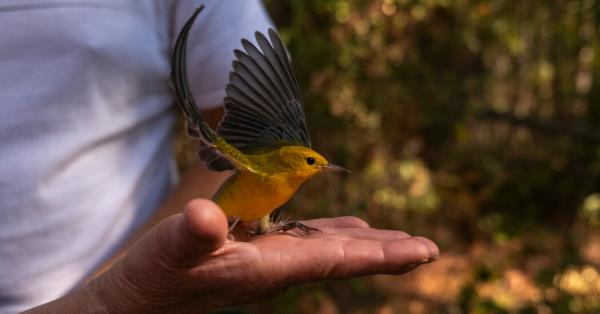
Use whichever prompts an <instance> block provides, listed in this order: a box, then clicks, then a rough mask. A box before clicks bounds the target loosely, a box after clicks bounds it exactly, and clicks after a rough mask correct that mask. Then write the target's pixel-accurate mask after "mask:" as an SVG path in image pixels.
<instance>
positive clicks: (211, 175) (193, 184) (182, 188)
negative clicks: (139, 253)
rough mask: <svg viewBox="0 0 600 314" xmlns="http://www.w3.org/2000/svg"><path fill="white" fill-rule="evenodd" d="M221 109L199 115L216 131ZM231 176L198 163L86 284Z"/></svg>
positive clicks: (221, 113)
mask: <svg viewBox="0 0 600 314" xmlns="http://www.w3.org/2000/svg"><path fill="white" fill-rule="evenodd" d="M223 114H224V111H223V108H222V107H216V108H214V109H210V110H206V111H203V112H202V115H203V116H204V118H205V119H206V121H207V122H208V124H210V126H211V127H213V128H216V126H217V124H218V122H219V121H220V119H221V117H222V116H223ZM229 175H231V173H230V172H214V171H210V170H208V169H207V168H206V167H205V166H204V165H203V164H202V163H201V162H198V163H197V164H195V165H193V166H191V167H190V168H189V169H187V170H186V171H185V172H184V173H183V174H182V176H181V181H180V182H179V183H178V184H177V186H176V187H174V188H173V190H172V191H171V192H170V193H169V195H168V196H167V198H166V199H165V201H164V202H163V203H162V205H161V206H160V208H159V209H158V210H157V211H156V213H155V214H154V215H153V216H152V218H151V219H149V220H148V221H147V222H146V223H145V224H144V225H143V226H141V227H140V228H139V229H138V230H136V232H135V234H134V235H133V236H132V237H130V238H129V240H128V241H127V242H126V243H125V244H124V245H123V246H122V247H121V249H120V250H119V251H118V252H117V254H115V255H114V256H113V257H112V258H111V259H110V260H108V261H107V262H105V263H104V264H102V266H100V267H99V268H98V269H97V270H96V271H95V272H94V273H93V275H92V276H90V277H89V278H88V279H87V281H89V280H91V279H93V278H95V277H97V276H98V275H99V274H101V273H103V272H104V271H106V270H107V269H108V268H109V267H110V266H111V265H112V264H114V263H115V261H117V260H118V259H119V258H120V257H122V256H123V255H124V254H125V253H126V252H127V250H128V249H129V247H131V245H133V243H135V242H136V241H137V240H138V239H139V238H141V237H142V235H144V234H145V233H146V232H147V231H148V230H150V229H151V228H152V227H153V226H155V225H156V224H157V223H159V222H160V221H161V220H163V219H164V218H166V217H169V216H171V215H174V214H177V213H180V212H181V210H182V209H183V207H184V206H185V205H186V204H187V202H189V201H190V200H192V199H195V198H207V199H210V198H211V197H212V196H213V195H214V194H215V193H216V192H217V190H218V189H219V187H220V186H221V184H222V183H223V181H225V179H227V177H228V176H229Z"/></svg>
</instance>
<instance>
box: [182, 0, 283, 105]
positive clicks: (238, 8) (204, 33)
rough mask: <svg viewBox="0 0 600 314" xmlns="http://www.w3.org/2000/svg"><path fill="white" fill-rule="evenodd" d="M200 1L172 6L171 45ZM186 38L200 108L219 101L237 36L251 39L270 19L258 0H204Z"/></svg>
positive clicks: (190, 73)
mask: <svg viewBox="0 0 600 314" xmlns="http://www.w3.org/2000/svg"><path fill="white" fill-rule="evenodd" d="M200 2H201V1H190V0H181V1H179V2H178V4H177V7H176V9H175V18H174V23H175V25H174V28H173V30H174V32H173V36H172V43H173V44H172V45H171V47H173V45H174V42H175V39H176V37H177V35H178V33H179V30H180V29H181V27H182V26H183V24H184V23H185V22H186V21H187V19H188V18H189V17H190V16H191V15H192V12H193V11H194V9H195V8H196V7H197V6H198V5H199V4H200ZM203 2H204V4H205V9H204V11H203V12H201V13H200V15H199V16H198V18H197V19H196V22H195V23H194V25H193V27H192V29H191V30H190V36H189V40H188V48H187V49H188V50H187V59H188V60H187V69H188V79H189V84H190V88H191V90H192V93H193V95H194V98H195V99H196V104H197V105H198V107H200V109H210V108H215V107H218V106H221V105H222V102H223V98H224V97H225V86H226V85H227V83H228V77H229V72H230V71H231V70H232V61H233V60H234V54H233V50H234V49H239V48H241V43H240V41H241V39H242V38H246V39H248V40H250V41H252V42H255V39H254V32H256V31H260V32H263V33H265V32H266V31H267V29H268V28H269V27H272V22H271V20H270V18H269V16H268V15H267V12H266V11H265V9H264V7H263V5H262V3H261V1H260V0H204V1H203Z"/></svg>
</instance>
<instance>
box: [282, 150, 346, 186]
mask: <svg viewBox="0 0 600 314" xmlns="http://www.w3.org/2000/svg"><path fill="white" fill-rule="evenodd" d="M279 154H280V157H281V160H282V161H283V164H284V166H285V168H287V169H286V170H287V171H289V172H292V173H294V174H295V175H296V176H298V177H305V178H309V177H312V176H313V175H315V174H317V173H319V172H350V171H349V170H348V169H345V168H342V167H340V166H338V165H335V164H333V163H331V162H329V161H327V159H325V157H323V156H321V154H319V153H317V152H315V151H314V150H312V149H310V148H308V147H303V146H284V147H282V148H281V149H280V150H279Z"/></svg>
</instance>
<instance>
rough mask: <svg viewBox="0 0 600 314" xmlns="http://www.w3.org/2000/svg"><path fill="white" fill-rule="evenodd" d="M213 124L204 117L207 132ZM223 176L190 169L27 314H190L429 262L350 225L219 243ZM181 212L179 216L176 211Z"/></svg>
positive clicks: (428, 247)
mask: <svg viewBox="0 0 600 314" xmlns="http://www.w3.org/2000/svg"><path fill="white" fill-rule="evenodd" d="M221 115H222V110H220V109H216V110H213V111H209V112H207V113H205V116H208V117H211V118H210V119H209V122H211V123H213V124H215V123H216V121H218V119H219V117H220V116H221ZM230 174H231V173H216V172H211V171H208V170H206V168H205V167H204V166H202V165H200V164H198V165H196V166H194V167H192V168H191V169H190V170H189V171H188V172H187V173H186V174H185V175H184V176H183V177H182V180H181V182H180V184H179V185H178V186H177V187H176V188H175V189H174V190H173V191H172V193H171V194H170V196H169V197H168V198H167V200H166V201H165V202H164V204H163V205H162V206H161V208H160V210H159V211H158V212H157V214H156V215H155V217H154V218H153V219H151V220H150V221H149V222H148V223H147V224H146V225H145V226H144V227H143V228H141V229H140V230H139V231H138V232H137V233H136V235H135V236H134V237H132V239H131V241H129V243H127V244H126V245H125V246H124V247H123V249H122V250H121V252H120V253H119V254H117V255H116V256H115V257H114V258H113V259H112V260H110V261H108V262H107V263H106V264H105V265H104V266H103V267H101V268H100V269H99V270H98V272H97V273H96V274H95V275H94V276H93V277H92V278H90V279H89V281H88V282H87V283H86V284H84V285H82V286H81V287H80V288H79V289H77V290H75V291H73V292H72V293H70V294H68V295H66V296H64V297H62V298H59V299H57V300H55V301H52V302H50V303H47V304H44V305H41V306H39V307H36V308H34V309H31V310H29V311H27V313H66V314H69V313H127V312H129V313H132V312H137V313H199V312H206V311H209V310H211V309H215V308H219V307H222V306H227V305H234V304H241V303H249V302H252V301H255V300H259V299H262V298H266V297H269V296H272V295H276V294H279V293H281V292H282V291H284V290H285V289H286V288H287V287H290V286H293V285H298V284H303V283H309V282H319V281H323V280H329V279H341V278H351V277H356V276H364V275H370V274H401V273H404V272H407V271H410V270H412V269H414V268H416V267H417V266H419V265H421V264H423V263H428V262H431V261H434V260H436V259H437V258H438V255H439V250H438V248H437V246H436V245H435V244H434V243H433V242H431V241H430V240H428V239H425V238H422V237H413V236H409V235H408V234H406V233H404V232H402V231H392V230H377V229H373V228H369V226H368V225H367V223H366V222H364V221H362V220H360V219H358V218H355V217H337V218H325V219H316V220H309V221H305V223H306V224H308V225H310V226H313V227H316V228H319V229H320V230H321V231H322V232H314V233H311V234H310V235H308V236H303V237H298V236H296V235H295V234H294V233H293V232H292V231H288V232H287V233H274V234H267V235H262V236H259V237H254V238H248V237H244V236H247V233H245V232H239V231H240V230H237V231H238V233H237V234H236V239H237V241H234V240H229V239H227V232H228V230H227V229H228V225H227V219H226V217H225V215H224V214H223V212H222V210H221V209H220V208H219V207H218V206H217V205H216V204H214V203H212V202H211V201H208V200H203V199H196V198H197V197H205V198H208V197H210V196H211V195H213V194H214V193H215V192H216V191H217V189H218V187H219V185H220V184H221V183H222V182H223V181H224V180H225V179H226V178H227V177H228V176H229V175H230ZM182 208H184V210H183V213H181V209H182Z"/></svg>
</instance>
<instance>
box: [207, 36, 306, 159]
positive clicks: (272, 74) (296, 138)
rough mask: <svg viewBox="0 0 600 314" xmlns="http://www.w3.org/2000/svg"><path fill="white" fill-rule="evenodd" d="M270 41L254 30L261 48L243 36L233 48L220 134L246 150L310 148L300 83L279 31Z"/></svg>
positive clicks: (243, 150) (219, 129)
mask: <svg viewBox="0 0 600 314" xmlns="http://www.w3.org/2000/svg"><path fill="white" fill-rule="evenodd" d="M268 36H269V39H270V41H269V39H267V37H266V36H265V35H263V34H262V33H259V32H256V41H257V43H258V46H259V47H260V49H259V48H257V47H256V46H255V45H253V44H252V43H251V42H249V41H248V40H246V39H243V40H242V46H243V48H244V50H245V51H241V50H235V51H234V53H235V56H236V59H237V60H235V61H234V62H233V71H232V72H231V73H230V75H229V84H228V85H227V87H226V89H225V91H226V93H227V97H225V99H224V104H225V112H226V113H225V116H224V118H223V120H221V123H220V124H219V127H218V129H217V134H218V135H219V136H221V137H223V138H224V139H225V140H226V141H227V142H228V143H230V144H231V145H233V146H235V147H236V148H237V149H239V150H240V151H242V152H245V153H252V152H253V151H256V150H264V149H268V148H274V147H280V146H285V145H299V146H306V147H310V137H309V134H308V129H307V127H306V118H305V116H304V109H303V106H302V99H301V96H300V90H299V89H298V83H297V82H296V78H295V77H294V73H293V72H292V67H291V65H290V63H289V59H288V55H287V53H286V50H285V47H284V45H283V43H282V42H281V39H280V38H279V36H278V35H277V33H276V32H275V31H274V30H272V29H269V31H268Z"/></svg>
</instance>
